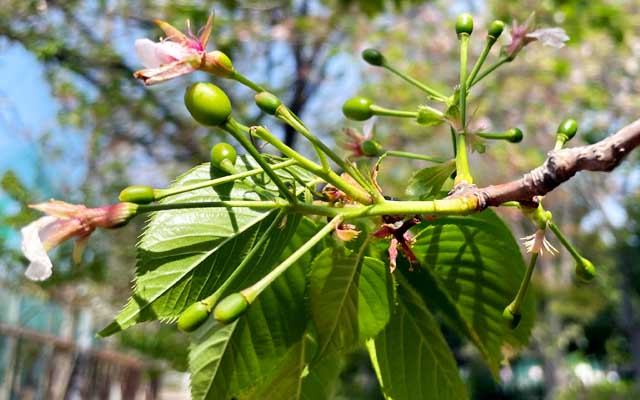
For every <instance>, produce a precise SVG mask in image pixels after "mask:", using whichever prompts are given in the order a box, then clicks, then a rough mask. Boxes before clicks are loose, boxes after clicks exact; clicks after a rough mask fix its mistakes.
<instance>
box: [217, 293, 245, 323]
mask: <svg viewBox="0 0 640 400" xmlns="http://www.w3.org/2000/svg"><path fill="white" fill-rule="evenodd" d="M248 306H249V302H248V301H247V299H246V298H245V297H244V296H243V295H242V294H240V293H234V294H232V295H229V296H227V297H225V298H224V299H222V300H220V302H219V303H218V305H217V306H216V308H215V309H214V310H213V318H215V319H216V320H217V321H219V322H221V323H223V324H229V323H231V322H233V321H235V320H236V319H238V317H240V315H242V313H244V312H245V311H246V310H247V307H248Z"/></svg>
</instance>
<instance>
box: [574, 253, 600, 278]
mask: <svg viewBox="0 0 640 400" xmlns="http://www.w3.org/2000/svg"><path fill="white" fill-rule="evenodd" d="M576 276H577V277H578V278H579V279H580V280H582V281H584V282H590V281H592V280H593V278H595V277H596V268H595V267H594V266H593V264H592V263H591V261H589V260H587V259H586V258H584V257H580V259H579V260H578V261H577V262H576Z"/></svg>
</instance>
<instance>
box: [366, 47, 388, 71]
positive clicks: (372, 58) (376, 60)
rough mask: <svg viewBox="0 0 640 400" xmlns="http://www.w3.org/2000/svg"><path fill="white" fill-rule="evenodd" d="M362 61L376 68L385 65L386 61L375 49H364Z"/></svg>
mask: <svg viewBox="0 0 640 400" xmlns="http://www.w3.org/2000/svg"><path fill="white" fill-rule="evenodd" d="M362 59H363V60H365V61H366V62H367V63H369V64H371V65H374V66H376V67H381V66H383V65H384V64H385V62H386V60H385V59H384V56H383V55H382V53H380V52H379V51H378V50H376V49H366V50H364V51H363V52H362Z"/></svg>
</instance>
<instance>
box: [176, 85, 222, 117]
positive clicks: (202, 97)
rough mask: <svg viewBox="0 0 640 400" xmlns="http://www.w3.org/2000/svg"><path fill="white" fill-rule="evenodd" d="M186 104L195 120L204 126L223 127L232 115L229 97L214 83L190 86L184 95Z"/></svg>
mask: <svg viewBox="0 0 640 400" xmlns="http://www.w3.org/2000/svg"><path fill="white" fill-rule="evenodd" d="M184 104H185V105H186V106H187V109H188V110H189V112H190V113H191V116H192V117H193V119H195V120H196V121H198V122H199V123H201V124H202V125H207V126H219V125H222V124H224V123H225V122H226V121H227V120H228V119H229V116H230V115H231V101H229V97H227V95H226V94H225V92H223V91H222V89H220V88H219V87H217V86H216V85H214V84H212V83H207V82H197V83H194V84H193V85H191V86H189V88H188V89H187V91H186V92H185V94H184Z"/></svg>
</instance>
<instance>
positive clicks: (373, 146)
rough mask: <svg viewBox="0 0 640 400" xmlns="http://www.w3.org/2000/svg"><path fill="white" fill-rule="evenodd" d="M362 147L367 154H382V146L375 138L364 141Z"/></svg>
mask: <svg viewBox="0 0 640 400" xmlns="http://www.w3.org/2000/svg"><path fill="white" fill-rule="evenodd" d="M360 149H361V150H362V153H363V154H364V155H365V156H369V157H375V156H377V155H380V151H381V150H382V146H380V143H378V142H376V141H375V140H365V141H364V142H362V145H360Z"/></svg>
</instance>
